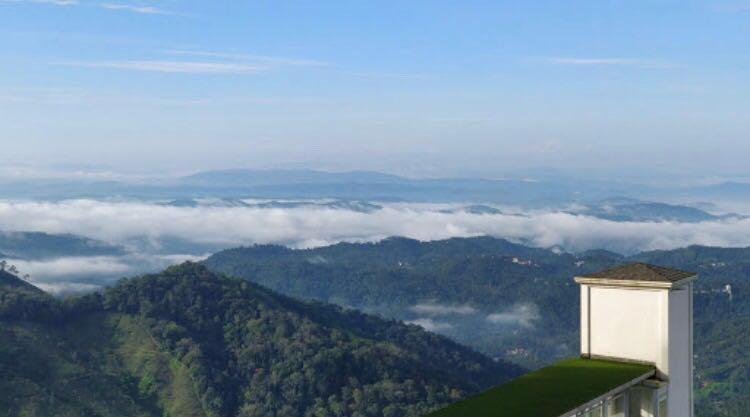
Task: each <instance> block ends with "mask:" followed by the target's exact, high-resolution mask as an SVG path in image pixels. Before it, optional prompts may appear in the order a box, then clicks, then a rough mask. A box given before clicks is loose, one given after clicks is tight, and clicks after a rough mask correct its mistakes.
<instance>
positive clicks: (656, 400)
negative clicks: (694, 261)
mask: <svg viewBox="0 0 750 417" xmlns="http://www.w3.org/2000/svg"><path fill="white" fill-rule="evenodd" d="M696 278H697V275H696V274H694V273H691V272H685V271H680V270H676V269H670V268H664V267H660V266H656V265H649V264H645V263H632V264H627V265H622V266H619V267H616V268H612V269H607V270H604V271H601V272H597V273H592V274H586V275H581V276H578V277H575V281H576V282H577V283H578V284H580V286H581V300H580V302H581V357H580V358H576V359H569V360H564V361H561V362H558V363H556V364H553V365H551V366H548V367H546V368H542V369H540V370H537V371H534V372H531V373H528V374H526V375H523V376H521V377H519V378H517V379H514V380H512V381H510V382H508V383H506V384H503V385H500V386H497V387H495V388H491V389H490V390H488V391H486V392H483V393H481V394H479V395H476V396H474V397H471V398H468V399H465V400H462V401H459V402H457V403H455V404H452V405H450V406H448V407H446V408H444V409H442V410H438V411H436V412H434V413H432V414H430V417H578V416H582V417H693V281H694V280H695V279H696Z"/></svg>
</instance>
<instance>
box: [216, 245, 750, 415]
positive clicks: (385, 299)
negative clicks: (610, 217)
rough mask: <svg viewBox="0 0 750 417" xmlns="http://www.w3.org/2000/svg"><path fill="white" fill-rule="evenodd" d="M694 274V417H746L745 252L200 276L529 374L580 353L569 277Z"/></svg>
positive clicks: (375, 257)
mask: <svg viewBox="0 0 750 417" xmlns="http://www.w3.org/2000/svg"><path fill="white" fill-rule="evenodd" d="M635 260H638V261H645V262H651V263H655V264H660V265H665V266H671V267H675V268H680V269H685V270H691V271H695V272H698V273H699V274H700V279H699V280H698V281H697V283H696V294H695V320H696V333H695V343H696V354H697V356H696V367H697V372H696V379H697V381H696V388H697V390H698V392H697V400H698V409H699V410H700V414H698V415H700V416H705V417H714V416H733V417H734V416H742V415H743V414H742V413H741V412H740V411H741V410H743V409H746V404H747V402H748V401H749V400H750V394H748V393H750V353H748V352H750V338H748V337H747V336H746V335H747V334H750V248H747V249H729V248H710V247H700V246H692V247H688V248H684V249H678V250H673V251H654V252H646V253H641V254H638V255H635V256H632V257H623V256H621V255H618V254H615V253H611V252H607V251H589V252H585V253H581V254H568V253H559V251H553V250H546V249H538V248H529V247H525V246H523V245H517V244H513V243H511V242H508V241H505V240H502V239H494V238H488V237H481V238H471V239H450V240H445V241H438V242H418V241H414V240H409V239H402V238H391V239H387V240H385V241H382V242H380V243H375V244H338V245H334V246H330V247H325V248H318V249H311V250H290V249H287V248H281V247H274V246H255V247H249V248H238V249H231V250H227V251H223V252H220V253H218V254H216V255H214V256H212V257H211V258H209V259H208V260H206V261H205V264H206V265H207V266H209V268H212V269H214V270H217V271H223V272H226V273H228V274H231V275H235V276H239V277H244V278H246V279H249V280H251V281H254V282H258V283H261V284H263V285H266V286H269V287H271V288H273V289H275V290H278V291H281V292H283V293H286V294H290V295H294V296H299V297H311V298H315V299H319V300H326V301H330V302H335V303H338V304H341V305H346V306H352V307H355V308H360V309H364V310H366V311H370V312H375V313H378V314H381V315H383V316H386V317H390V318H398V319H402V320H407V321H412V322H415V323H418V324H420V325H422V326H423V327H425V328H428V329H431V330H434V331H436V332H439V333H442V334H445V335H447V336H449V337H451V338H453V339H455V340H457V341H460V342H462V343H465V344H468V345H470V346H473V347H475V348H477V349H480V350H481V351H483V352H485V353H487V354H489V355H492V356H495V357H499V358H503V359H506V360H512V361H515V362H518V363H521V364H524V365H527V366H530V367H535V366H540V365H542V364H545V363H548V362H550V361H552V360H554V359H556V358H559V357H565V356H574V355H576V353H577V351H578V343H579V342H578V340H579V339H578V324H579V323H578V317H579V316H578V315H579V305H578V302H577V300H578V297H579V293H578V287H577V285H576V284H575V283H574V282H573V280H572V278H573V276H575V275H579V274H584V273H587V272H592V271H595V270H599V269H602V268H605V267H608V266H612V265H615V264H618V263H622V262H626V261H635Z"/></svg>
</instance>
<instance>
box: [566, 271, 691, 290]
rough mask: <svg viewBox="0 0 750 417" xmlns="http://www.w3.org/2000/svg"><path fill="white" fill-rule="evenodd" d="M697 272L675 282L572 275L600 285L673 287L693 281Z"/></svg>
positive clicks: (580, 282) (586, 282)
mask: <svg viewBox="0 0 750 417" xmlns="http://www.w3.org/2000/svg"><path fill="white" fill-rule="evenodd" d="M697 278H698V274H695V275H692V276H689V277H687V278H683V279H681V280H679V281H675V282H664V281H631V280H625V279H611V278H593V277H573V280H574V281H575V282H577V283H579V284H589V285H600V286H605V287H626V288H656V289H667V290H669V289H673V288H678V287H681V286H683V285H685V284H687V283H689V282H691V281H695V280H696V279H697Z"/></svg>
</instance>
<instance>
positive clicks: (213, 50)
mask: <svg viewBox="0 0 750 417" xmlns="http://www.w3.org/2000/svg"><path fill="white" fill-rule="evenodd" d="M321 3H322V4H321ZM749 35H750V2H747V1H745V2H743V1H726V2H724V1H713V2H706V1H666V0H665V1H598V2H591V1H589V2H585V1H564V2H562V1H531V2H516V1H514V2H503V1H461V2H458V1H452V2H448V1H380V2H365V1H346V2H339V1H328V2H301V1H300V2H290V1H231V2H229V1H210V2H209V1H180V0H160V1H140V2H133V1H129V0H128V1H126V0H102V1H86V0H0V141H2V144H3V147H4V153H5V155H6V158H5V159H6V160H9V161H13V162H12V163H13V164H17V165H26V166H34V167H89V168H91V169H111V170H120V171H130V172H149V173H165V174H172V173H181V172H190V171H195V170H200V169H208V168H228V167H232V168H237V167H247V168H273V167H311V168H322V169H332V170H344V169H374V170H382V171H389V172H395V173H400V174H406V175H414V176H438V175H482V176H502V175H508V174H512V173H525V172H536V171H538V170H539V169H552V170H563V171H568V172H572V173H575V174H577V175H606V176H614V177H621V176H651V175H672V176H674V175H695V176H698V177H714V176H722V177H737V176H746V175H747V174H748V172H747V168H746V165H747V163H746V159H747V158H746V155H747V154H748V152H750V134H749V133H750V46H748V45H750V36H749Z"/></svg>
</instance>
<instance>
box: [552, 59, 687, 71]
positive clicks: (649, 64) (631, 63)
mask: <svg viewBox="0 0 750 417" xmlns="http://www.w3.org/2000/svg"><path fill="white" fill-rule="evenodd" d="M544 61H545V62H547V63H550V64H555V65H568V66H580V67H595V66H599V67H604V66H608V67H634V68H646V69H668V68H674V67H675V66H676V65H674V64H672V63H669V62H665V61H659V60H651V59H637V58H593V57H550V58H545V59H544Z"/></svg>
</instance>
